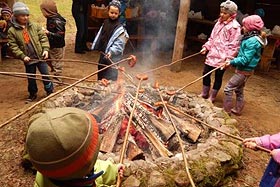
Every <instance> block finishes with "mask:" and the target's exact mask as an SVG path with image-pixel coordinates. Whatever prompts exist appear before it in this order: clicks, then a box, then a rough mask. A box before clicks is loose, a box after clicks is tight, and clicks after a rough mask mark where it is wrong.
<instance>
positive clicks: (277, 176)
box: [243, 133, 280, 187]
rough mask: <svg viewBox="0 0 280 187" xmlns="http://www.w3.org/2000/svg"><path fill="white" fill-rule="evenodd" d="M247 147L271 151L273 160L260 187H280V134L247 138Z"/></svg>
mask: <svg viewBox="0 0 280 187" xmlns="http://www.w3.org/2000/svg"><path fill="white" fill-rule="evenodd" d="M243 143H244V145H245V147H248V148H251V149H256V146H257V145H259V146H262V147H264V148H267V149H270V150H272V151H271V153H270V154H271V156H272V159H270V161H269V164H268V165H267V167H266V170H265V172H264V174H263V177H262V180H261V182H260V187H280V133H278V134H274V135H265V136H262V137H256V138H247V139H245V140H244V142H243Z"/></svg>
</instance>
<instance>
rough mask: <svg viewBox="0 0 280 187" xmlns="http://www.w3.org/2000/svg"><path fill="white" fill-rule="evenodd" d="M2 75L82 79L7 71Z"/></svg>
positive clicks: (70, 78)
mask: <svg viewBox="0 0 280 187" xmlns="http://www.w3.org/2000/svg"><path fill="white" fill-rule="evenodd" d="M0 74H1V75H26V76H42V77H52V78H61V79H68V80H74V81H78V80H80V79H77V78H73V77H66V76H61V75H42V74H33V73H21V72H7V71H5V72H4V71H0ZM85 81H87V82H97V80H85Z"/></svg>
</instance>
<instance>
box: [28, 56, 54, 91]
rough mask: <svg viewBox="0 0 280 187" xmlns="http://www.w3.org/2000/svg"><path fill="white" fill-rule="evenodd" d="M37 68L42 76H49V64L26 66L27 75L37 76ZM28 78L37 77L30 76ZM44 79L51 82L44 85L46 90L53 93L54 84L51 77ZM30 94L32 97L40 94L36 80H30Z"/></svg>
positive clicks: (44, 77)
mask: <svg viewBox="0 0 280 187" xmlns="http://www.w3.org/2000/svg"><path fill="white" fill-rule="evenodd" d="M36 68H38V70H39V71H40V73H41V74H42V75H49V72H48V64H47V63H45V62H38V63H34V64H30V65H25V71H26V73H32V74H36ZM28 77H36V76H35V75H34V76H33V75H32V76H28ZM42 78H43V79H46V80H49V81H43V83H44V89H45V91H46V92H47V94H48V93H52V91H53V84H52V82H51V80H50V78H49V77H46V76H42ZM28 92H29V94H30V95H35V94H36V93H37V92H38V88H37V83H36V80H35V79H31V78H28Z"/></svg>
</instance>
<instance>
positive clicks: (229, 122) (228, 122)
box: [225, 118, 238, 126]
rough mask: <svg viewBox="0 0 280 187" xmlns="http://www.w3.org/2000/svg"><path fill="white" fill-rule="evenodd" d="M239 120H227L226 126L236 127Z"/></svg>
mask: <svg viewBox="0 0 280 187" xmlns="http://www.w3.org/2000/svg"><path fill="white" fill-rule="evenodd" d="M237 123H238V122H237V120H236V119H232V118H230V119H226V123H225V124H226V125H229V126H232V125H233V126H236V125H237Z"/></svg>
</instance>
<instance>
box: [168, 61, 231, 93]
mask: <svg viewBox="0 0 280 187" xmlns="http://www.w3.org/2000/svg"><path fill="white" fill-rule="evenodd" d="M225 65H226V63H224V64H222V65H220V66H218V67H216V68H215V69H212V70H211V71H209V72H208V73H206V74H205V75H203V76H201V77H199V78H197V79H195V80H194V81H192V82H190V83H188V84H187V85H185V86H183V87H182V88H180V89H178V90H176V91H174V92H173V93H172V92H169V93H167V94H169V95H174V94H175V93H178V92H180V91H182V90H184V89H185V88H187V87H189V86H191V85H193V84H194V83H196V82H198V81H200V80H201V79H203V78H204V77H206V76H207V75H209V74H211V73H212V72H214V71H216V70H218V69H221V68H223V67H224V66H225Z"/></svg>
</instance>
